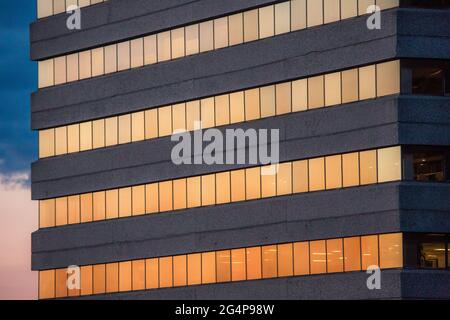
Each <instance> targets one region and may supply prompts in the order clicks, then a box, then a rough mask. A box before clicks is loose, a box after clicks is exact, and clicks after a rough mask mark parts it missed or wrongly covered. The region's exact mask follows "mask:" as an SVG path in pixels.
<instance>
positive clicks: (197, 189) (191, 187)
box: [187, 177, 202, 208]
mask: <svg viewBox="0 0 450 320" xmlns="http://www.w3.org/2000/svg"><path fill="white" fill-rule="evenodd" d="M187 194H188V202H187V206H188V208H195V207H199V206H201V203H202V202H201V201H202V200H201V178H200V177H192V178H188V179H187Z"/></svg>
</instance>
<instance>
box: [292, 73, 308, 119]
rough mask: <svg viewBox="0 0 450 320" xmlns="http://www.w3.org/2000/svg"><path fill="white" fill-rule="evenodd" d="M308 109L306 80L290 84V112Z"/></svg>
mask: <svg viewBox="0 0 450 320" xmlns="http://www.w3.org/2000/svg"><path fill="white" fill-rule="evenodd" d="M306 109H308V80H307V79H303V80H297V81H294V82H292V111H293V112H297V111H304V110H306Z"/></svg>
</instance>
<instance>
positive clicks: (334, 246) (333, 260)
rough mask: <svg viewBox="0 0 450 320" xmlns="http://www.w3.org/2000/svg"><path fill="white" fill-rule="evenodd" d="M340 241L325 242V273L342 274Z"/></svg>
mask: <svg viewBox="0 0 450 320" xmlns="http://www.w3.org/2000/svg"><path fill="white" fill-rule="evenodd" d="M342 251H343V250H342V239H333V240H327V260H328V266H327V272H343V271H344V264H343V259H344V258H343V252H342Z"/></svg>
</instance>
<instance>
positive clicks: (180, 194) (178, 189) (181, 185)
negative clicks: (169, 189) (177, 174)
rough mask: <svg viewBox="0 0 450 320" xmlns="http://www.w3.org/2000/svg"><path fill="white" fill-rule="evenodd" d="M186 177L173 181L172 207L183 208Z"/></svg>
mask: <svg viewBox="0 0 450 320" xmlns="http://www.w3.org/2000/svg"><path fill="white" fill-rule="evenodd" d="M186 196H187V193H186V179H179V180H175V181H174V182H173V209H174V210H179V209H185V208H186V206H187V202H186V200H187V199H186Z"/></svg>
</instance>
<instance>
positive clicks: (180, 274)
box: [173, 255, 187, 287]
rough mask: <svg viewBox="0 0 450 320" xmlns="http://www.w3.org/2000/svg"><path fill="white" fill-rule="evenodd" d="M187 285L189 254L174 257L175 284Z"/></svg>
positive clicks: (178, 285)
mask: <svg viewBox="0 0 450 320" xmlns="http://www.w3.org/2000/svg"><path fill="white" fill-rule="evenodd" d="M185 285H187V256H185V255H184V256H176V257H173V286H174V287H180V286H185Z"/></svg>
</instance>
